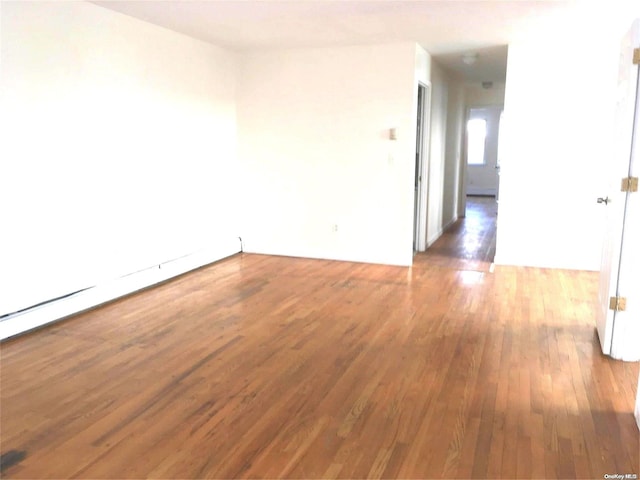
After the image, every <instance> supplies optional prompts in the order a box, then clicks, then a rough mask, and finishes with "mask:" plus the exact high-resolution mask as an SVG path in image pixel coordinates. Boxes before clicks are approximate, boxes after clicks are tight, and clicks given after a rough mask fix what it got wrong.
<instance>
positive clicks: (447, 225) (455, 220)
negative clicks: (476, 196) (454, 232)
mask: <svg viewBox="0 0 640 480" xmlns="http://www.w3.org/2000/svg"><path fill="white" fill-rule="evenodd" d="M457 221H458V215H455V216H454V217H453V218H452V219H451V220H449V221H448V222H447V224H446V225H445V226H444V227H443V228H442V232H443V233H444V232H446V231H447V230H448V229H449V227H450V226H451V225H453V224H454V223H456V222H457Z"/></svg>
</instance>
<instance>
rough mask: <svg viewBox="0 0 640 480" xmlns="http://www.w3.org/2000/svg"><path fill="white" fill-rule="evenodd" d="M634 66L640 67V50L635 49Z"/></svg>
mask: <svg viewBox="0 0 640 480" xmlns="http://www.w3.org/2000/svg"><path fill="white" fill-rule="evenodd" d="M633 64H634V65H640V48H634V49H633Z"/></svg>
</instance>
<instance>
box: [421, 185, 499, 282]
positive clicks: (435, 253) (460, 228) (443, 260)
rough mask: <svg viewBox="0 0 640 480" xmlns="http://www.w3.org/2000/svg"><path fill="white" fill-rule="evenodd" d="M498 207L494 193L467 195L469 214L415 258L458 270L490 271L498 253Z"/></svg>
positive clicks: (467, 210)
mask: <svg viewBox="0 0 640 480" xmlns="http://www.w3.org/2000/svg"><path fill="white" fill-rule="evenodd" d="M497 211H498V206H497V203H496V201H495V198H494V197H481V196H469V197H467V209H466V216H465V217H463V218H460V219H458V220H457V221H456V222H455V223H454V224H453V225H451V227H449V228H448V229H447V230H446V231H445V232H444V233H443V234H442V236H441V237H440V238H439V239H438V240H436V242H435V243H434V244H433V245H432V246H431V247H430V248H429V249H428V250H427V251H426V252H424V253H421V254H420V255H419V257H420V258H418V257H416V260H418V261H420V260H424V261H428V262H429V264H430V265H437V266H441V267H446V268H452V269H456V270H475V271H480V272H488V271H490V269H491V265H492V264H493V259H494V257H495V253H496V218H497V216H496V214H497Z"/></svg>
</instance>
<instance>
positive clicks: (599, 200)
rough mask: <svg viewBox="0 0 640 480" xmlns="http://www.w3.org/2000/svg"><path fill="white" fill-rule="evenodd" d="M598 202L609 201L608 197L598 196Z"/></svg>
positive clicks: (605, 202) (606, 202)
mask: <svg viewBox="0 0 640 480" xmlns="http://www.w3.org/2000/svg"><path fill="white" fill-rule="evenodd" d="M598 203H604V204H605V205H606V204H608V203H609V197H604V198H602V197H598Z"/></svg>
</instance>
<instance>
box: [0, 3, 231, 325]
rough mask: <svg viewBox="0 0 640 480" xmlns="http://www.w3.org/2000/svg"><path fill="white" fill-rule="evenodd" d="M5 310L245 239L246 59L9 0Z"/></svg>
mask: <svg viewBox="0 0 640 480" xmlns="http://www.w3.org/2000/svg"><path fill="white" fill-rule="evenodd" d="M1 21H2V24H1V28H2V30H1V34H2V38H1V40H2V51H1V57H2V77H1V82H2V108H1V110H2V120H1V124H0V132H1V134H2V140H1V142H0V158H1V159H2V160H1V163H0V178H2V188H0V223H1V225H2V234H1V236H2V248H0V292H2V295H1V300H0V302H1V304H0V315H2V314H3V313H8V312H12V311H15V310H18V309H21V308H24V307H27V306H29V305H32V304H34V303H37V302H40V301H43V300H47V299H49V298H51V297H56V296H58V295H63V294H66V293H69V292H72V291H74V290H77V289H80V288H85V287H89V286H93V285H96V284H99V283H100V282H103V281H105V280H107V279H110V278H114V277H117V276H119V275H123V274H127V273H130V272H134V271H136V270H140V269H143V268H145V267H149V266H151V265H156V264H159V263H161V262H164V261H167V260H170V259H173V258H176V257H180V256H182V255H186V254H189V253H193V252H196V251H199V250H202V249H207V248H211V247H212V246H213V247H215V246H216V245H218V244H219V245H222V244H228V242H229V241H230V239H232V238H233V237H237V236H238V234H239V226H238V225H237V221H236V217H237V215H238V213H239V211H238V208H237V204H238V196H237V194H236V188H235V187H236V184H237V182H236V180H235V168H236V160H235V156H236V152H235V149H236V111H235V93H236V92H235V82H236V73H237V60H236V57H235V56H234V55H233V54H231V53H229V52H226V51H224V50H222V49H220V48H216V47H214V46H211V45H208V44H205V43H203V42H200V41H197V40H193V39H190V38H188V37H185V36H182V35H179V34H176V33H173V32H170V31H168V30H165V29H163V28H160V27H156V26H153V25H150V24H147V23H144V22H141V21H138V20H135V19H133V18H130V17H127V16H124V15H121V14H118V13H115V12H112V11H110V10H106V9H103V8H101V7H98V6H96V5H92V4H89V3H84V2H82V3H80V2H73V3H72V2H42V3H40V2H15V3H9V2H3V5H2V20H1Z"/></svg>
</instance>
